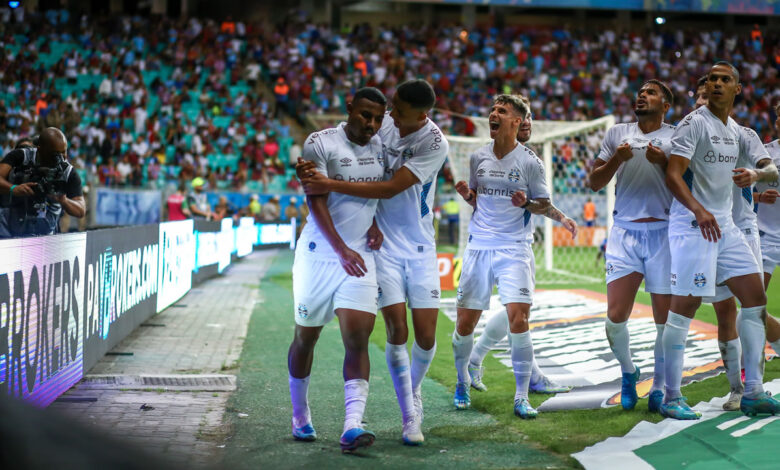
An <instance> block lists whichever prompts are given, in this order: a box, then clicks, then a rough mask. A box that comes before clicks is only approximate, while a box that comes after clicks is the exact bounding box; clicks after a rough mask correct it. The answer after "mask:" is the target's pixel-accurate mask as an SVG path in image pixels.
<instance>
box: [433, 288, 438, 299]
mask: <svg viewBox="0 0 780 470" xmlns="http://www.w3.org/2000/svg"><path fill="white" fill-rule="evenodd" d="M431 297H433V298H434V299H438V298H439V291H437V290H436V289H434V290H432V291H431Z"/></svg>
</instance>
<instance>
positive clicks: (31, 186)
mask: <svg viewBox="0 0 780 470" xmlns="http://www.w3.org/2000/svg"><path fill="white" fill-rule="evenodd" d="M36 186H38V183H23V184H17V185H16V187H15V188H14V190H13V192H12V193H11V195H12V196H14V197H28V196H35V187H36Z"/></svg>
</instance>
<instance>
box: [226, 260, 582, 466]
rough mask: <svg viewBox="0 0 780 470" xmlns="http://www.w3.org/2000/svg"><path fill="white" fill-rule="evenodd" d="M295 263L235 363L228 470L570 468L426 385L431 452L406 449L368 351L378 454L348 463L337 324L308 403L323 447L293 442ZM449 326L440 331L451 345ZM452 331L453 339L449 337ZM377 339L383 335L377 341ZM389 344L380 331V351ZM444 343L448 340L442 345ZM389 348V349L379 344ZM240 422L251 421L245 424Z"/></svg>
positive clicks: (382, 373) (278, 269) (443, 348)
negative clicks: (342, 442)
mask: <svg viewBox="0 0 780 470" xmlns="http://www.w3.org/2000/svg"><path fill="white" fill-rule="evenodd" d="M291 266H292V253H291V252H287V251H284V252H280V254H279V255H278V256H277V258H276V260H275V261H274V263H273V265H272V266H271V268H270V269H269V271H268V273H267V274H266V276H265V278H264V279H263V280H262V281H261V282H260V287H259V288H260V290H261V294H262V303H259V304H258V305H257V307H256V308H255V311H254V312H253V314H252V318H251V320H250V324H249V328H248V331H247V338H246V341H245V343H244V349H243V351H242V354H241V359H240V362H239V375H238V389H237V390H236V392H235V393H234V394H233V396H232V397H231V399H230V401H229V406H228V410H227V412H226V417H225V418H226V422H227V423H228V425H229V426H230V431H229V434H230V436H231V437H230V439H229V441H228V444H227V447H226V449H225V453H224V461H223V465H222V467H224V468H312V467H314V466H317V467H318V468H358V467H361V468H365V467H366V466H372V467H374V468H405V469H406V468H425V469H430V468H432V466H437V465H438V466H441V467H443V468H466V469H474V468H485V467H492V468H523V467H526V468H561V467H566V466H569V465H571V461H570V460H565V459H563V458H560V457H559V456H556V455H554V454H552V453H549V452H545V451H543V450H540V449H539V448H538V447H539V446H537V445H535V444H531V443H529V441H527V440H526V439H525V437H524V436H523V435H522V434H520V433H518V432H516V431H515V430H514V428H513V427H510V426H507V425H505V424H504V423H503V422H502V421H501V420H498V421H497V420H495V419H493V418H492V417H490V416H489V415H488V414H485V413H481V412H478V411H475V410H471V411H465V412H456V411H454V410H453V409H452V404H451V399H452V397H451V394H450V391H449V390H448V389H446V388H445V387H444V386H442V385H440V384H439V383H437V382H435V381H433V380H426V381H425V382H424V383H423V397H424V403H425V422H424V424H423V431H424V432H425V437H426V442H425V445H423V446H422V447H406V446H403V445H401V417H400V411H399V409H398V404H397V402H396V399H395V393H394V391H393V386H392V382H391V380H390V377H389V374H388V372H387V366H386V365H385V358H384V353H383V351H382V349H380V348H379V347H377V346H376V345H375V344H371V345H370V355H371V367H372V369H371V380H370V384H371V391H370V394H369V399H368V404H367V408H366V428H367V429H370V430H372V431H374V432H375V433H376V434H377V440H376V443H375V444H374V446H373V447H371V448H369V449H366V450H363V451H361V453H360V454H359V455H356V456H355V455H342V454H341V452H340V449H339V445H338V439H339V436H340V434H341V430H342V429H341V428H342V424H343V417H344V398H343V397H344V394H343V381H342V377H341V365H342V359H343V351H344V350H343V346H342V344H341V338H340V335H339V328H338V324H337V323H336V322H335V321H334V322H332V323H330V324H328V325H326V327H325V328H324V329H323V332H322V335H321V337H320V340H319V343H318V345H317V349H316V351H315V359H314V367H313V372H312V378H311V386H310V392H309V400H310V405H311V409H312V414H313V423H314V426H315V428H316V430H317V434H318V440H317V441H316V442H313V443H301V442H295V441H293V439H292V437H291V436H290V419H291V412H292V410H291V405H290V401H289V395H288V385H287V362H286V361H287V349H288V347H289V344H290V340H291V339H292V334H293V325H294V321H293V317H292V313H293V300H292V289H291V287H292V281H291V274H290V270H291ZM448 328H450V326H449V325H444V324H443V325H442V330H440V331H441V333H442V334H443V335H444V336H447V334H448V331H447V329H448ZM449 331H451V329H450V330H449ZM379 333H381V335H379ZM379 336H382V337H383V336H384V325H383V324H382V323H381V320H379V321H377V327H376V328H375V337H374V338H373V339H372V341H374V343H375V342H376V341H377V339H376V338H377V337H379ZM442 341H443V340H442ZM380 343H381V346H382V347H384V339H382V340H381V342H380ZM439 351H440V352H439V353H438V354H437V359H436V363H437V364H436V367H437V368H438V369H441V371H442V375H443V371H444V370H451V369H449V368H446V365H443V364H442V362H443V361H442V359H443V358H446V357H448V356H449V357H450V363H451V356H452V354H451V351H450V350H449V342H448V341H445V342H443V343H441V345H440V350H439ZM239 413H245V414H247V415H248V417H245V418H240V417H239Z"/></svg>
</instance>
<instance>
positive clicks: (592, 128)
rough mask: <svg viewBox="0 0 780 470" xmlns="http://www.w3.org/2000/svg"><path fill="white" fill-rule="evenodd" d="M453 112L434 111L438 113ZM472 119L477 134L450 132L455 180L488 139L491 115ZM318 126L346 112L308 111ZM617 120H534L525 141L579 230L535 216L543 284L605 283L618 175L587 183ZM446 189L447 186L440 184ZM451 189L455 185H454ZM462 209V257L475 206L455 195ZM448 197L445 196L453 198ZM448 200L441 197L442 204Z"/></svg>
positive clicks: (539, 274) (465, 173)
mask: <svg viewBox="0 0 780 470" xmlns="http://www.w3.org/2000/svg"><path fill="white" fill-rule="evenodd" d="M446 114H449V113H448V112H446V111H440V110H435V111H434V113H433V115H434V120H435V121H438V119H437V118H436V116H437V115H438V116H442V117H444V115H446ZM459 117H461V118H464V119H468V120H469V121H471V123H472V124H473V127H474V136H471V137H465V136H456V135H446V137H447V141H448V142H449V145H450V151H449V165H450V170H451V171H452V176H453V179H454V181H456V182H457V181H460V180H464V181H468V179H469V157H470V155H471V154H472V153H473V152H474V151H475V150H476V149H477V148H479V147H481V146H482V145H485V144H486V143H488V142H490V136H489V134H490V131H489V126H488V120H487V118H482V117H467V116H459ZM307 118H308V119H309V122H310V124H311V125H312V126H313V127H314V128H316V129H322V128H325V127H332V126H334V125H336V124H338V123H339V122H341V121H345V120H346V116H344V115H337V114H329V115H308V116H307ZM614 123H615V119H614V117H613V116H611V115H608V116H604V117H601V118H598V119H594V120H592V121H534V122H533V127H532V134H531V140H530V141H529V142H528V143H527V144H526V145H528V146H529V147H531V148H532V149H533V150H534V151H535V152H536V154H537V155H539V157H540V158H542V160H543V161H544V166H545V176H546V178H547V186H548V187H549V188H550V190H551V192H552V201H553V204H555V206H556V207H558V208H559V209H560V210H561V211H563V212H564V213H565V214H566V215H567V216H569V217H571V218H572V219H574V220H575V221H576V222H577V224H578V226H579V233H578V234H577V237H576V238H575V239H572V237H571V235H570V234H569V232H567V231H566V230H565V229H564V228H563V227H562V226H561V225H560V224H559V223H558V222H554V221H553V220H551V219H548V218H546V217H542V216H538V215H537V216H534V217H533V219H532V220H533V222H534V224H535V226H536V231H535V234H534V243H533V247H534V254H535V257H536V282H537V283H539V284H574V283H582V282H601V281H603V280H604V259H603V256H601V257H599V256H598V253H599V250H600V247H601V245H602V242H603V241H604V240H605V239H606V236H607V234H608V233H609V229H610V228H611V227H612V211H613V210H614V206H615V201H614V197H615V188H614V178H613V180H612V181H611V182H610V184H609V185H608V186H607V187H606V188H604V189H602V190H601V191H599V192H597V193H594V192H592V191H591V190H590V188H588V186H587V174H588V173H589V171H590V168H591V165H592V161H593V159H594V158H595V157H596V155H597V154H598V150H599V146H600V145H601V140H602V138H603V136H604V133H605V131H606V130H607V129H609V128H610V127H611V126H613V125H614ZM441 189H444V188H440V190H441ZM451 190H452V189H451ZM452 191H453V193H452V194H453V195H454V197H455V200H457V201H458V205H459V208H460V211H459V223H458V248H457V251H458V256H461V255H462V254H463V252H464V251H465V248H466V242H467V240H468V225H469V221H470V220H471V214H472V212H473V209H472V207H471V206H470V205H468V204H467V203H466V202H465V201H463V199H462V198H461V197H460V196H458V195H457V194H455V193H454V190H452ZM449 197H450V196H444V198H449ZM588 200H590V201H591V202H592V203H593V204H594V206H595V213H596V218H595V220H594V221H593V222H592V224H587V225H590V226H586V223H585V220H584V207H585V204H586V203H587V202H588ZM445 201H446V199H444V200H439V201H437V204H439V205H441V204H442V203H444V202H445Z"/></svg>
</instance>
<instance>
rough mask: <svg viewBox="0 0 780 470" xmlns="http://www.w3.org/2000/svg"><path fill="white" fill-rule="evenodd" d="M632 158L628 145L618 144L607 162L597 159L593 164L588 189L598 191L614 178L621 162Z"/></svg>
mask: <svg viewBox="0 0 780 470" xmlns="http://www.w3.org/2000/svg"><path fill="white" fill-rule="evenodd" d="M633 156H634V154H633V152H632V151H631V145H630V144H628V143H623V144H620V145H619V146H618V148H617V150H615V153H614V155H612V158H610V159H609V161H607V162H605V161H604V160H602V159H600V158H597V159H596V163H594V164H593V171H591V172H590V189H591V190H592V191H599V190H600V189H601V188H603V187H604V186H606V185H607V183H609V180H611V179H612V177H613V176H615V173H617V171H618V168H620V165H621V164H622V163H623V162H627V161H629V160H631V158H632V157H633Z"/></svg>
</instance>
